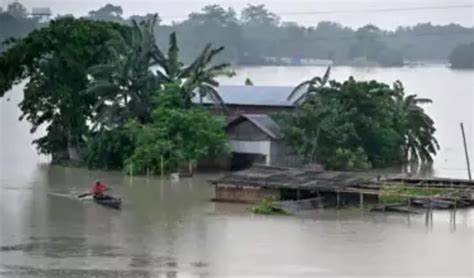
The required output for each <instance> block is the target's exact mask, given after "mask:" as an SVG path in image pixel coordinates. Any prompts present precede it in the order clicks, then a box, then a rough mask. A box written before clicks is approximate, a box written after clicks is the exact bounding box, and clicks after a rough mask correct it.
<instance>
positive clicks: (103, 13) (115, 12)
mask: <svg viewBox="0 0 474 278" xmlns="http://www.w3.org/2000/svg"><path fill="white" fill-rule="evenodd" d="M122 14H123V10H122V7H121V6H114V5H112V4H106V5H105V6H103V7H101V8H99V9H98V10H97V11H90V12H89V17H88V18H89V19H91V20H101V21H110V22H117V23H123V22H124V19H123V18H122Z"/></svg>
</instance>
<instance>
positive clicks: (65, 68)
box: [0, 5, 439, 174]
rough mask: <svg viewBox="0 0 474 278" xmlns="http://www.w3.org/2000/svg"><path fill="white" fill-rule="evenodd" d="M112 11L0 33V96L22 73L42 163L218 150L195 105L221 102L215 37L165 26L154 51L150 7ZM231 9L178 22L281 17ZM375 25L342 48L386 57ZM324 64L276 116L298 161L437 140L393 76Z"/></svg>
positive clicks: (391, 150)
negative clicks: (22, 33)
mask: <svg viewBox="0 0 474 278" xmlns="http://www.w3.org/2000/svg"><path fill="white" fill-rule="evenodd" d="M121 13H122V10H121V8H120V7H117V6H113V5H107V6H105V7H104V8H102V9H100V10H99V11H96V12H92V13H90V14H89V17H90V19H74V18H73V17H64V18H59V19H57V20H53V21H51V22H49V24H48V25H47V26H46V27H44V28H41V29H38V30H35V31H33V32H31V33H30V34H29V35H28V36H26V37H24V38H21V39H17V40H12V41H9V42H8V43H7V50H6V51H4V52H3V53H2V54H1V56H0V96H3V95H4V94H5V93H6V92H7V91H8V90H10V89H11V88H12V86H14V85H15V84H18V83H20V82H22V81H25V80H26V85H25V88H24V93H25V97H24V100H23V101H22V102H21V103H20V109H21V111H22V116H21V118H22V119H23V118H24V119H26V120H28V121H29V122H30V123H31V124H32V129H31V132H35V131H36V130H37V129H38V128H41V127H45V128H46V133H45V135H44V136H42V137H40V138H38V139H37V140H35V141H34V144H36V146H37V149H38V150H39V152H41V153H44V154H48V155H51V157H52V161H53V162H54V163H70V162H74V163H75V164H79V165H87V166H88V167H91V168H105V169H125V170H126V171H127V172H128V173H134V174H140V173H160V172H162V171H175V170H177V169H179V168H180V167H182V166H183V165H188V167H189V168H191V167H192V166H193V164H196V163H197V162H198V161H199V160H200V159H202V158H205V157H216V156H220V155H222V154H225V153H228V151H229V149H228V146H227V140H226V136H225V133H224V125H225V122H224V120H223V119H221V118H218V117H216V116H213V115H211V114H210V113H209V112H208V111H207V110H205V109H204V108H203V106H202V100H203V99H204V98H206V99H207V100H211V101H213V102H214V103H215V104H216V105H220V106H224V103H223V100H222V99H221V97H220V96H219V94H218V92H217V89H216V87H217V86H218V85H219V83H218V82H217V78H219V77H223V76H227V77H230V76H233V74H234V73H233V72H232V71H231V70H230V69H229V68H230V65H229V64H228V63H219V62H216V59H219V57H218V55H219V54H222V52H223V49H224V48H223V47H217V48H213V47H212V45H211V44H209V43H207V44H206V45H205V46H204V47H203V48H202V50H201V51H200V52H199V53H198V54H197V55H195V56H193V57H192V59H190V58H191V56H189V55H188V54H185V55H182V54H181V52H180V48H186V47H189V44H190V43H189V41H187V40H185V43H183V44H181V45H179V44H178V38H177V35H176V33H175V32H170V33H169V40H168V44H167V47H166V50H167V51H166V52H165V51H162V49H161V48H160V47H161V46H160V45H162V44H163V42H162V41H161V40H160V41H157V40H156V37H157V36H156V34H157V30H156V29H157V27H159V23H160V20H159V18H158V16H157V15H147V16H145V17H142V18H136V17H135V19H140V20H142V21H140V22H137V21H135V20H134V19H131V20H128V21H126V22H124V21H123V19H122V18H121ZM241 17H242V18H241V21H242V22H241V23H239V22H238V20H237V19H236V18H235V14H232V11H231V10H229V11H225V10H223V9H222V8H221V7H219V6H207V7H206V8H204V9H203V12H202V13H194V14H192V15H191V16H190V18H189V19H188V20H187V21H185V22H184V23H182V24H183V26H187V27H186V28H190V29H189V30H195V31H196V30H200V29H199V28H201V27H202V28H204V27H205V29H203V30H207V29H209V28H210V29H209V30H211V29H212V28H211V27H212V26H210V25H209V24H210V22H209V20H210V18H214V19H218V20H217V23H216V24H217V25H220V24H224V23H225V24H226V27H225V28H224V29H226V28H227V27H228V26H234V27H235V28H243V29H244V30H247V29H248V30H253V31H252V32H256V31H255V30H260V31H262V33H261V34H260V33H259V34H260V35H261V36H260V35H259V36H256V37H255V38H254V39H255V40H256V45H258V43H257V42H258V41H259V40H260V39H261V37H262V36H263V37H264V34H270V33H271V31H272V30H279V28H283V27H282V26H281V24H280V19H279V18H278V17H277V16H276V15H274V14H273V13H271V12H269V11H268V10H266V9H265V7H264V6H252V5H249V6H248V7H247V8H246V9H244V11H242V16H241ZM91 19H93V20H91ZM189 22H194V23H195V24H194V23H193V24H191V25H189V26H188V25H187V24H189ZM197 26H200V27H199V28H198V27H197ZM214 27H215V26H214ZM183 28H184V27H183ZM195 28H198V29H195ZM295 28H296V27H295ZM224 29H223V30H224ZM336 29H337V28H336ZM186 30H187V29H186ZM212 30H214V29H212ZM219 30H220V29H219ZM263 31H265V32H263ZM252 32H250V33H249V34H253V33H252ZM182 33H184V34H185V35H184V36H187V35H189V34H187V33H186V32H182ZM196 33H199V32H196ZM209 33H212V32H207V33H206V34H209ZM186 34H187V35H186ZM199 34H202V32H201V33H199ZM380 35H381V34H380V30H378V29H377V28H376V27H374V26H369V27H367V28H363V29H361V30H359V31H357V41H356V44H355V46H354V47H353V49H352V53H353V54H354V55H355V56H357V57H359V56H364V57H366V58H367V59H375V60H377V59H381V58H380V57H384V56H386V55H385V54H384V51H383V47H382V46H383V45H384V44H381V42H380ZM203 37H206V36H205V35H203ZM207 39H208V41H213V40H214V39H213V37H208V38H207ZM267 42H268V43H270V42H271V41H270V40H268V41H267ZM192 45H193V47H194V48H196V47H195V45H196V44H194V43H193V44H192ZM198 45H199V44H198ZM243 45H245V43H244V44H243ZM250 45H253V44H249V45H248V46H247V47H250ZM272 45H273V44H272ZM244 48H245V49H246V47H244ZM265 49H266V48H265V47H263V48H261V49H260V50H259V51H257V52H258V55H257V53H253V52H252V51H251V49H250V48H249V49H246V51H245V53H247V54H248V53H251V54H250V56H249V57H247V56H246V58H245V57H244V58H243V59H244V60H245V59H249V58H252V57H253V56H263V55H276V54H275V53H271V52H267V51H265ZM239 51H240V50H239ZM253 51H256V50H255V49H253ZM252 53H253V54H252ZM234 54H235V53H234ZM247 54H246V55H247ZM280 54H281V53H280ZM280 54H278V55H280ZM375 54H377V55H375ZM281 55H282V54H281ZM371 55H375V56H373V57H372V56H371ZM244 56H245V55H244ZM369 56H370V57H369ZM239 57H240V55H239ZM184 60H186V61H189V62H188V63H187V64H185V63H184V62H183V61H184ZM388 63H389V64H393V63H396V62H393V61H391V62H388ZM329 74H330V69H328V70H327V72H326V74H325V75H324V76H323V77H315V78H313V79H311V80H308V81H305V82H303V83H301V84H300V85H298V86H297V87H296V88H295V90H294V92H293V93H292V94H291V95H290V97H289V98H290V99H293V100H295V104H296V109H295V110H294V111H292V112H286V113H282V114H280V115H277V116H276V119H277V121H278V122H279V124H280V125H281V126H282V130H283V132H284V135H285V139H286V140H287V143H288V144H289V145H290V146H292V147H293V148H294V149H295V150H296V152H297V153H298V154H299V155H300V156H301V157H302V158H303V159H304V160H305V162H308V163H314V162H321V163H322V164H324V166H326V168H328V169H338V170H359V169H368V168H372V167H385V166H392V165H395V164H402V163H405V162H421V163H429V162H431V161H432V156H433V155H435V154H436V151H437V149H438V148H439V146H438V143H437V141H436V139H435V138H434V132H435V128H434V123H433V121H432V119H431V118H430V117H429V116H428V115H427V114H426V113H425V111H424V110H423V108H422V106H421V105H422V104H424V103H429V102H430V100H428V99H421V98H417V96H416V95H406V94H405V91H404V88H403V86H402V84H401V82H395V83H394V85H393V86H389V85H387V84H384V83H380V82H377V81H356V80H354V79H353V78H352V77H351V78H349V79H348V80H346V81H344V82H342V83H339V82H336V81H329ZM246 83H247V85H252V84H253V83H252V82H251V81H250V80H247V82H246ZM199 100H201V102H200V101H199Z"/></svg>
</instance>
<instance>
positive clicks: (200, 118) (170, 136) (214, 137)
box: [125, 84, 228, 174]
mask: <svg viewBox="0 0 474 278" xmlns="http://www.w3.org/2000/svg"><path fill="white" fill-rule="evenodd" d="M180 91H181V88H180V86H179V85H178V84H168V85H167V86H165V88H164V89H163V90H162V91H161V92H159V93H158V94H157V96H156V99H155V103H157V107H156V108H155V109H154V110H153V113H152V119H153V120H152V122H151V123H149V124H146V125H143V124H140V123H138V122H136V121H131V122H129V123H128V124H127V125H126V128H127V129H128V130H129V134H131V137H132V140H133V141H134V144H135V146H136V148H135V150H134V152H133V154H132V155H131V156H130V157H129V158H128V159H127V160H126V162H125V163H126V165H127V166H126V167H127V171H128V172H129V173H130V172H133V173H146V172H148V171H150V172H151V173H155V174H157V173H160V170H161V159H163V162H164V165H163V167H164V168H165V170H166V171H176V170H177V169H178V168H179V167H180V166H182V165H183V164H185V163H188V162H191V163H196V162H197V161H198V160H199V159H201V158H204V157H216V156H219V155H222V154H226V153H227V152H228V146H227V137H226V135H225V132H224V126H225V122H224V120H223V119H221V118H217V117H214V116H212V115H211V114H209V112H207V111H205V110H203V109H202V108H200V107H189V108H183V107H180V106H179V103H180V102H181V100H180V97H179V93H180Z"/></svg>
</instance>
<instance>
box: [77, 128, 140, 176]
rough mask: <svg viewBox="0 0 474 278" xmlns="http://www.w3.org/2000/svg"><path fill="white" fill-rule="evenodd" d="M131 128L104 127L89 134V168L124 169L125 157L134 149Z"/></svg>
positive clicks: (87, 158) (86, 160) (87, 160)
mask: <svg viewBox="0 0 474 278" xmlns="http://www.w3.org/2000/svg"><path fill="white" fill-rule="evenodd" d="M129 132H130V130H129V129H127V128H125V127H124V126H119V127H117V128H115V129H112V130H105V129H102V130H100V131H98V132H95V133H94V134H92V136H89V138H90V139H89V141H87V152H86V156H85V162H86V164H87V166H88V167H89V168H100V169H122V168H123V166H124V165H123V164H124V161H125V159H127V158H128V157H129V156H130V155H131V154H132V152H133V151H134V148H135V146H134V145H133V142H132V138H131V136H130V133H129Z"/></svg>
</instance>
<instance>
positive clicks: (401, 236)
mask: <svg viewBox="0 0 474 278" xmlns="http://www.w3.org/2000/svg"><path fill="white" fill-rule="evenodd" d="M305 70H306V71H309V72H310V73H311V72H313V71H314V72H316V71H317V69H302V68H297V69H294V68H293V69H286V74H288V75H290V76H296V75H298V74H299V75H301V76H300V77H299V78H300V79H301V78H302V77H304V76H303V73H304V72H306V71H305ZM337 70H338V69H337V68H336V73H335V75H337V76H339V75H341V76H342V75H344V72H345V71H349V69H345V68H341V69H339V71H337ZM258 71H261V69H260V68H246V69H241V70H240V71H239V75H238V76H237V79H236V80H237V81H235V82H238V81H239V78H240V79H243V78H244V77H245V76H246V75H247V74H250V73H252V75H257V76H259V78H252V80H253V81H254V82H257V84H258V82H260V83H265V82H268V78H269V77H267V76H266V75H264V74H260V75H258ZM280 71H282V69H278V70H275V72H276V75H275V76H283V73H281V72H280ZM295 71H296V72H295ZM299 71H303V73H301V72H299ZM380 71H382V73H381V72H380ZM392 71H394V70H393V69H392V70H385V71H383V70H379V71H378V72H377V73H375V75H377V76H386V75H387V76H392V75H395V73H393V72H392ZM399 71H401V72H400V73H399V74H401V75H406V76H408V75H409V73H410V72H409V73H406V71H411V69H399ZM433 71H435V72H438V73H443V74H448V76H447V77H445V76H441V75H440V76H438V78H437V79H436V80H439V81H443V80H445V79H446V80H448V79H450V80H452V81H450V82H451V83H452V84H454V85H450V87H452V90H453V91H455V92H454V93H453V94H456V95H457V96H462V95H463V94H465V97H464V98H461V97H460V99H459V100H457V102H458V104H459V106H460V107H464V108H466V107H467V108H470V109H471V110H470V111H457V110H453V112H452V113H450V115H451V116H450V117H451V119H453V121H456V120H458V118H466V117H464V116H466V115H467V116H469V115H472V107H473V105H472V94H473V93H472V87H469V86H472V81H470V79H469V80H468V79H467V77H466V73H465V72H461V73H460V74H459V75H458V73H457V72H454V73H453V72H449V71H446V70H444V69H434V70H429V71H428V72H427V73H423V72H422V73H420V75H419V79H420V80H421V81H419V82H425V83H428V81H427V80H425V79H426V78H429V76H430V74H433ZM359 74H361V75H362V74H364V73H363V72H362V73H361V72H359ZM308 75H309V74H308ZM471 75H472V74H471ZM467 76H469V73H468V74H467ZM423 78H425V79H423ZM456 78H457V79H456ZM402 80H403V79H402ZM410 80H411V79H410ZM456 80H457V81H456ZM463 82H471V83H469V84H470V85H469V86H467V85H466V84H465V83H463ZM407 83H408V85H409V84H412V83H411V82H407ZM456 84H461V85H456ZM409 86H410V85H409ZM417 86H420V87H422V84H418V83H417ZM443 86H448V85H447V84H445V83H443V82H440V83H439V85H438V86H435V85H430V86H429V87H427V89H434V88H435V87H441V88H440V90H443V91H444V89H443V88H444V87H443ZM456 86H458V87H456ZM469 88H471V92H470V94H468V93H469V92H468V93H465V90H468V89H469ZM17 90H18V88H17ZM456 90H457V91H456ZM442 93H443V92H440V91H437V92H435V93H434V95H435V96H437V97H438V98H439V99H440V100H442V99H444V98H447V97H445V96H443V95H442ZM18 95H19V94H10V96H9V97H10V98H11V100H10V101H9V102H7V101H6V99H0V277H53V278H55V277H232V278H234V277H381V276H384V277H421V276H423V277H472V276H473V273H474V270H473V265H474V251H473V250H474V238H473V237H474V211H473V210H458V211H457V212H456V215H455V218H453V215H452V214H450V212H449V211H438V212H435V214H434V215H433V223H431V224H430V223H427V222H426V218H425V215H412V216H410V217H407V216H405V215H397V214H389V213H387V214H382V213H370V212H367V211H360V210H357V209H351V210H339V211H338V210H332V209H327V210H318V211H313V212H306V213H301V214H300V215H297V216H291V217H281V216H275V217H274V216H258V215H252V214H251V213H249V212H248V207H246V206H243V205H236V204H224V203H213V202H210V201H209V200H210V198H212V196H213V188H212V187H210V186H209V185H208V183H207V180H209V179H211V178H213V177H216V175H219V174H200V175H197V176H195V177H193V178H192V179H182V180H181V181H179V182H175V183H174V182H170V181H169V180H161V179H159V178H146V177H134V178H130V177H126V176H124V175H122V174H121V173H119V172H103V171H88V170H86V169H79V168H65V167H60V166H50V165H48V163H47V162H48V159H47V158H45V157H42V156H38V155H37V154H36V152H35V151H34V148H33V147H32V146H31V139H32V137H31V136H30V135H29V134H28V128H29V126H28V124H26V123H19V122H18V121H17V118H18V115H19V114H18V113H19V111H18V109H17V108H16V103H17V102H18V101H19V99H20V97H19V96H18ZM453 101H454V100H453ZM447 107H448V106H446V107H443V106H442V105H439V106H435V107H434V108H431V110H430V113H435V117H436V118H443V120H441V121H440V123H439V130H440V133H441V134H440V136H441V138H440V139H441V142H442V143H443V145H444V146H451V147H450V148H451V149H448V150H444V152H442V153H441V154H440V157H441V158H442V159H441V160H439V158H437V159H438V162H437V163H438V164H436V165H438V166H440V167H439V169H435V171H438V173H445V174H446V175H447V176H452V177H461V178H463V177H464V176H463V175H465V172H462V171H458V170H456V169H458V168H460V169H462V167H463V165H462V156H461V154H460V153H459V149H458V147H457V145H458V144H457V143H458V137H457V135H454V133H455V132H456V131H455V130H456V128H457V127H456V126H455V124H453V125H454V126H453V129H452V132H453V135H452V137H451V138H452V139H450V137H449V134H450V125H449V124H447V123H449V122H450V121H449V120H448V119H444V117H447V115H448V112H445V110H444V108H447ZM449 107H451V106H450V104H449ZM468 120H469V119H468ZM470 121H471V122H469V124H468V126H469V127H472V118H471V119H470ZM469 132H470V133H469V136H471V132H472V129H471V128H469ZM469 138H472V137H469ZM443 145H442V146H443ZM459 156H461V158H459ZM451 157H455V159H450V158H451ZM442 168H455V169H451V170H449V169H448V170H446V169H445V170H443V169H442ZM96 178H100V179H102V180H103V181H104V182H105V183H106V184H107V185H110V186H111V187H112V188H113V190H112V192H113V194H114V195H117V196H122V197H123V199H124V204H123V209H122V210H121V211H115V210H111V209H107V208H105V207H102V206H99V205H97V204H95V203H93V202H92V201H90V200H84V201H79V200H77V199H76V198H75V195H76V194H78V193H81V192H83V191H85V190H86V188H87V187H88V185H89V184H90V183H91V182H93V181H94V180H95V179H96Z"/></svg>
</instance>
